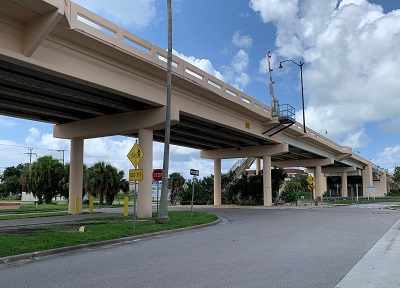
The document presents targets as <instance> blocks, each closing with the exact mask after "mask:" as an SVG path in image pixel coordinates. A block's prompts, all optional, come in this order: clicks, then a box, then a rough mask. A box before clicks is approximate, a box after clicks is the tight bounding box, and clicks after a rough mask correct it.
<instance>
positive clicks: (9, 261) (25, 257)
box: [0, 217, 223, 269]
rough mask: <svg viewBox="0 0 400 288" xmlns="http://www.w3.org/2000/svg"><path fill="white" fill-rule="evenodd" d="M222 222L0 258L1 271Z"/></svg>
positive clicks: (219, 218) (220, 219) (219, 219)
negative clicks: (50, 258) (45, 259)
mask: <svg viewBox="0 0 400 288" xmlns="http://www.w3.org/2000/svg"><path fill="white" fill-rule="evenodd" d="M222 220H223V218H221V217H218V219H217V220H215V221H214V222H210V223H206V224H200V225H196V226H190V227H184V228H178V229H173V230H165V231H160V232H154V233H148V234H142V235H136V236H130V237H124V238H118V239H111V240H104V241H99V242H93V243H86V244H79V245H75V246H68V247H62V248H55V249H49V250H43V251H37V252H30V253H25V254H19V255H12V256H5V257H1V258H0V269H1V268H5V267H7V266H11V265H16V264H18V262H22V261H23V262H24V263H26V262H30V261H33V262H36V261H39V260H41V259H42V258H47V257H51V256H57V255H65V254H69V253H74V252H77V251H81V250H85V249H94V248H98V247H103V246H109V245H118V244H130V243H133V242H136V241H140V240H142V239H151V238H156V237H159V236H164V235H169V234H174V233H180V232H185V231H190V230H197V229H201V228H206V227H210V226H214V225H217V224H219V223H221V222H222ZM20 264H23V263H20Z"/></svg>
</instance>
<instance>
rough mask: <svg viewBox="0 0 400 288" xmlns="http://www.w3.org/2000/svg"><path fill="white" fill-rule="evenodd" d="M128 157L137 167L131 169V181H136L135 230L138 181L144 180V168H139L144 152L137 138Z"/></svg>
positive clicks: (134, 201)
mask: <svg viewBox="0 0 400 288" xmlns="http://www.w3.org/2000/svg"><path fill="white" fill-rule="evenodd" d="M126 156H127V157H128V159H129V160H130V161H131V163H132V165H133V166H134V167H135V169H130V170H129V181H135V190H134V191H133V230H135V229H136V191H137V189H136V187H137V181H142V180H143V170H142V169H137V166H138V165H139V162H140V160H142V158H143V156H144V154H143V151H142V149H141V148H140V146H139V144H138V143H137V140H136V142H135V144H134V145H133V147H132V148H131V150H129V152H128V155H126Z"/></svg>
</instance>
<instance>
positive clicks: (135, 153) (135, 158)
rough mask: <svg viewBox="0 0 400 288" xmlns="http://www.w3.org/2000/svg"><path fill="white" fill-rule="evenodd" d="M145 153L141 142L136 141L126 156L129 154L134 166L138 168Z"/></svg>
mask: <svg viewBox="0 0 400 288" xmlns="http://www.w3.org/2000/svg"><path fill="white" fill-rule="evenodd" d="M143 155H144V154H143V151H142V149H140V146H139V144H137V142H136V143H135V145H133V147H132V148H131V150H129V153H128V155H126V156H128V159H129V160H131V162H132V164H133V166H134V167H135V168H136V167H137V165H138V164H139V162H140V160H142V158H143Z"/></svg>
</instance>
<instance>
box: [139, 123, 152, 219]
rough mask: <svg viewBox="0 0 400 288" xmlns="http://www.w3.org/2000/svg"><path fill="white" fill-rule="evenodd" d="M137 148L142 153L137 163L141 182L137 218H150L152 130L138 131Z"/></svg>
mask: <svg viewBox="0 0 400 288" xmlns="http://www.w3.org/2000/svg"><path fill="white" fill-rule="evenodd" d="M139 146H140V148H141V150H142V151H143V158H142V159H141V160H140V163H139V168H140V169H143V180H142V181H138V182H139V183H138V198H137V199H138V200H137V201H138V202H137V205H138V206H137V208H138V209H137V217H138V218H150V217H151V216H152V212H153V209H152V204H153V199H152V196H153V185H152V184H153V130H149V129H139Z"/></svg>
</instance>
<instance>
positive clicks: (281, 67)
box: [278, 62, 283, 70]
mask: <svg viewBox="0 0 400 288" xmlns="http://www.w3.org/2000/svg"><path fill="white" fill-rule="evenodd" d="M278 69H279V70H282V69H283V66H282V62H279V67H278Z"/></svg>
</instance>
